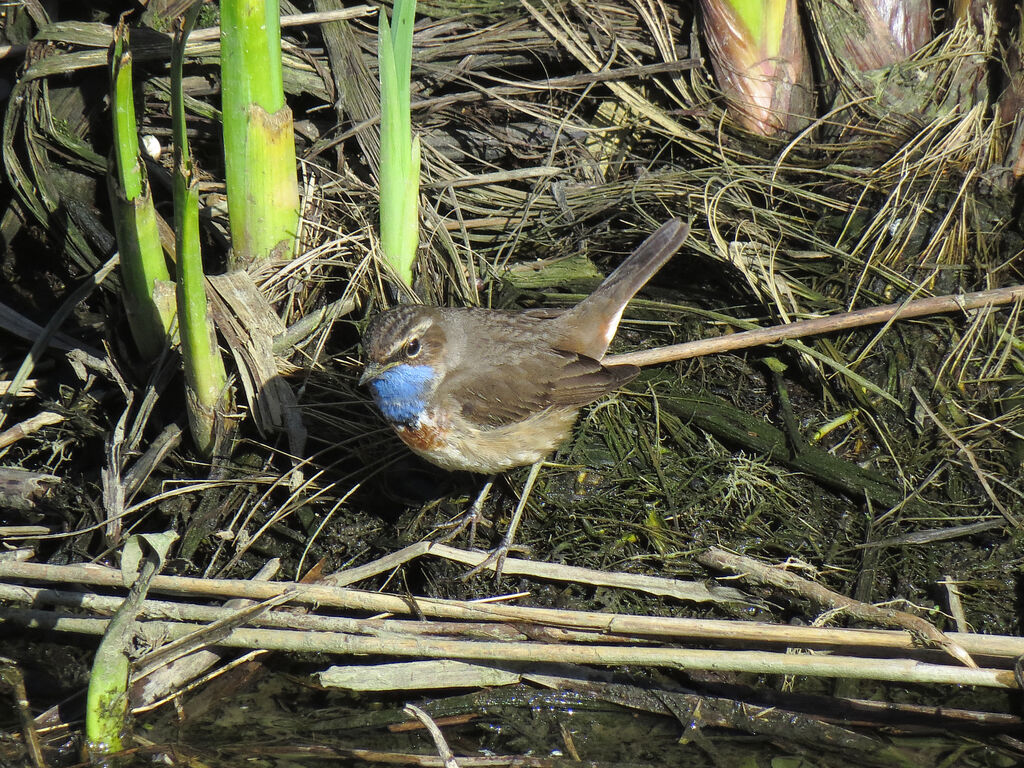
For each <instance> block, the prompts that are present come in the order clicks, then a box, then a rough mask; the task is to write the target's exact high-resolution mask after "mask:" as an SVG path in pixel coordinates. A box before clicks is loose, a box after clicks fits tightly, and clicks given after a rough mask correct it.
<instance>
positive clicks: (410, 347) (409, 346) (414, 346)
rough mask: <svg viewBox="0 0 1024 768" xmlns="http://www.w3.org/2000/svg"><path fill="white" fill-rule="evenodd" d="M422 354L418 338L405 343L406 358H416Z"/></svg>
mask: <svg viewBox="0 0 1024 768" xmlns="http://www.w3.org/2000/svg"><path fill="white" fill-rule="evenodd" d="M419 353H420V340H419V339H417V338H412V339H409V340H408V341H407V342H405V356H406V357H416V355H418V354H419Z"/></svg>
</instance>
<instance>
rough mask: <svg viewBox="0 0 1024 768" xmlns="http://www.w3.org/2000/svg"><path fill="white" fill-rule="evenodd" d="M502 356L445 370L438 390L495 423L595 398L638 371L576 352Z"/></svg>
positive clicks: (470, 415) (468, 412) (474, 416)
mask: <svg viewBox="0 0 1024 768" xmlns="http://www.w3.org/2000/svg"><path fill="white" fill-rule="evenodd" d="M507 351H508V352H509V353H510V354H508V355H507V358H506V360H504V361H501V362H499V363H491V364H489V365H485V366H484V365H480V366H468V365H467V366H464V368H467V369H470V370H463V371H461V372H459V373H458V374H452V373H451V372H449V374H448V376H447V377H446V379H445V382H444V384H443V385H442V387H441V388H440V389H439V391H438V395H439V396H441V397H447V398H450V400H453V401H455V403H453V405H454V404H456V403H457V407H459V408H460V409H461V412H462V415H463V416H464V417H466V418H467V419H470V420H471V421H474V422H476V423H478V424H486V425H488V426H491V427H499V426H502V425H505V424H511V423H514V422H517V421H522V420H523V419H525V418H526V417H528V416H529V415H531V414H533V413H536V412H537V411H542V410H544V409H545V408H550V407H565V408H574V407H579V406H582V405H586V404H587V403H591V402H593V401H594V400H597V399H598V398H600V397H601V396H603V395H605V394H606V393H608V392H610V391H612V390H613V389H615V388H616V387H619V386H621V385H622V384H624V383H625V382H627V381H629V380H630V379H632V378H633V377H634V376H636V375H637V373H638V372H639V369H638V368H637V367H635V366H632V365H616V366H611V367H605V366H603V365H601V363H599V362H598V361H597V360H594V359H592V358H589V357H585V356H583V355H579V354H577V353H575V352H565V351H563V350H558V349H551V348H547V349H543V350H538V349H537V348H536V346H535V345H529V348H528V349H524V350H523V354H516V351H518V350H513V349H508V350H507Z"/></svg>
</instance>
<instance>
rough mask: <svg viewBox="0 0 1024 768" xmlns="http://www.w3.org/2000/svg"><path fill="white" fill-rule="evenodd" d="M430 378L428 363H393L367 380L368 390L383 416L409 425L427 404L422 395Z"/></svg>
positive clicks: (430, 369)
mask: <svg viewBox="0 0 1024 768" xmlns="http://www.w3.org/2000/svg"><path fill="white" fill-rule="evenodd" d="M433 378H434V369H433V368H431V367H430V366H429V365H405V364H403V365H396V366H395V367H394V368H389V369H388V370H386V371H384V373H382V374H381V375H380V376H378V377H377V378H376V379H374V380H373V381H371V382H370V390H371V391H372V392H373V399H374V400H375V401H376V403H377V407H378V408H380V412H381V413H382V414H384V418H385V419H387V420H388V421H390V422H392V423H397V424H409V425H412V424H415V423H416V419H417V417H418V416H419V415H420V414H421V413H423V410H424V408H426V407H427V404H426V401H425V400H424V396H425V395H426V391H427V385H428V384H429V382H430V380H431V379H433Z"/></svg>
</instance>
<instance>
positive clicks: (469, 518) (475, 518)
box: [438, 475, 497, 549]
mask: <svg viewBox="0 0 1024 768" xmlns="http://www.w3.org/2000/svg"><path fill="white" fill-rule="evenodd" d="M496 477H497V475H491V476H490V477H489V478H487V482H486V483H484V487H483V488H481V489H480V493H479V494H477V497H476V500H475V501H474V502H473V504H472V505H471V506H470V508H469V509H468V510H466V511H465V512H463V513H462V514H461V515H460V516H459V518H458V519H457V520H456V521H455V522H454V523H445V524H444V525H443V526H440V527H442V528H447V527H448V526H449V525H452V526H454V527H453V528H452V531H451V532H450V533H448V534H446V535H445V536H444V537H443V538H440V539H438V541H439V542H440V543H441V544H445V543H447V542H449V541H451V540H452V539H454V538H455V537H456V536H458V535H459V534H460V533H462V532H463V531H464V530H466V528H467V527H468V528H469V547H470V549H472V547H473V544H474V542H475V541H476V527H477V525H478V524H479V523H480V521H481V520H483V509H484V502H485V501H487V497H488V496H489V495H490V493H491V488H492V487H493V486H494V478H496Z"/></svg>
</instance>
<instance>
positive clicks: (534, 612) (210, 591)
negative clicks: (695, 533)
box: [0, 560, 1024, 659]
mask: <svg viewBox="0 0 1024 768" xmlns="http://www.w3.org/2000/svg"><path fill="white" fill-rule="evenodd" d="M12 578H14V579H29V580H33V581H45V582H80V583H87V584H96V585H102V586H106V587H112V588H115V589H120V588H123V585H122V582H121V572H120V570H117V569H114V568H105V567H103V566H96V565H46V564H42V563H18V562H10V561H2V560H0V579H12ZM152 591H153V592H165V593H167V592H170V593H176V594H189V595H196V596H211V597H220V598H225V597H247V598H250V599H253V600H265V599H267V598H269V597H273V596H275V595H279V594H282V593H283V592H285V591H288V592H289V593H291V595H292V597H293V600H294V602H296V603H299V604H304V605H309V604H312V605H319V606H330V607H335V608H344V609H348V610H357V611H365V612H368V613H374V614H377V613H394V614H399V615H403V616H407V615H409V614H412V613H416V614H417V615H422V616H425V617H430V618H447V619H460V620H470V621H506V622H535V623H539V624H547V625H550V626H556V627H563V628H573V629H583V630H585V629H593V630H597V631H600V632H605V633H608V634H615V635H641V636H644V637H648V638H650V637H667V638H671V639H673V640H674V641H677V642H678V641H683V640H686V641H691V642H692V641H697V640H708V639H717V640H722V639H725V640H728V641H729V642H733V643H741V642H748V643H750V642H753V643H781V644H786V645H807V646H813V647H819V648H838V647H856V646H872V647H876V648H898V649H900V650H903V651H906V650H911V649H913V648H914V647H919V643H917V641H916V640H915V638H914V637H913V636H912V635H911V634H910V633H909V632H906V631H892V630H880V629H845V628H825V627H807V626H797V625H780V624H765V623H760V622H753V621H733V620H725V619H687V618H680V617H674V616H631V615H627V614H617V613H599V612H597V611H564V610H555V609H550V608H531V607H525V606H515V605H495V604H487V603H480V602H467V601H460V600H442V599H439V598H427V597H411V598H410V597H407V596H404V595H386V594H381V593H377V592H365V591H361V590H356V589H347V588H338V587H324V586H318V585H312V584H309V585H307V584H296V583H294V582H253V581H247V580H245V579H200V578H192V577H186V576H163V575H161V576H157V577H156V578H155V579H154V581H153V586H152ZM947 634H948V635H949V636H950V637H951V638H953V639H954V640H956V642H957V643H959V644H960V645H962V646H963V647H964V648H965V649H966V650H967V651H968V652H969V653H972V654H978V655H984V656H999V657H1004V658H1011V659H1012V658H1016V657H1017V656H1024V638H1021V637H1011V636H1009V635H980V634H973V633H959V632H949V633H947Z"/></svg>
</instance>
